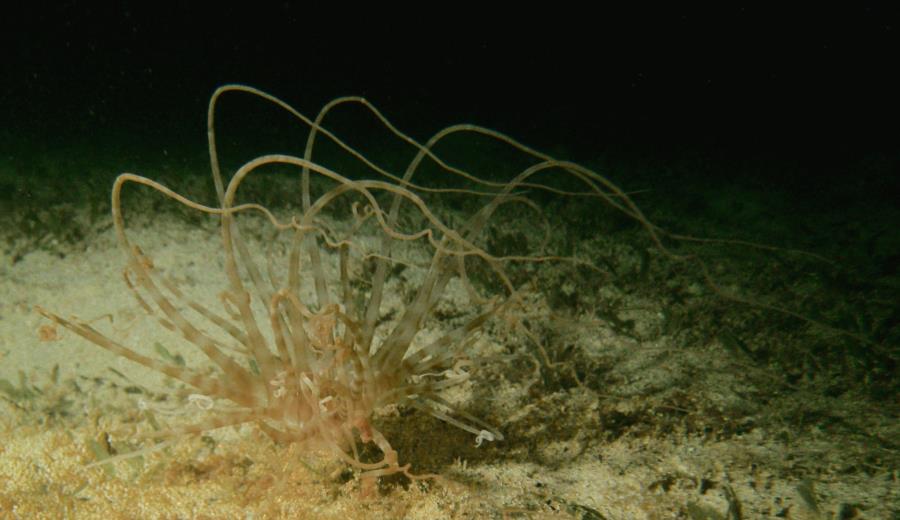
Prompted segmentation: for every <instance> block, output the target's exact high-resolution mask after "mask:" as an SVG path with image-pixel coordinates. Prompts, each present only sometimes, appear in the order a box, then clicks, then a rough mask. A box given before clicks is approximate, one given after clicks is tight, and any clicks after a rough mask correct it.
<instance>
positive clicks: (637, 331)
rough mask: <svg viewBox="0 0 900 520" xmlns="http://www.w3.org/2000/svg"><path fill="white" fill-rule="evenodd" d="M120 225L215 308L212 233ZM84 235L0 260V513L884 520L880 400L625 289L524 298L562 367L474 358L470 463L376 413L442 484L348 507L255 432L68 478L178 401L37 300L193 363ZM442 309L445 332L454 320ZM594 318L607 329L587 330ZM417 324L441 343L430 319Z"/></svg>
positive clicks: (468, 405) (891, 512) (335, 477)
mask: <svg viewBox="0 0 900 520" xmlns="http://www.w3.org/2000/svg"><path fill="white" fill-rule="evenodd" d="M135 226H136V228H137V231H136V232H137V233H138V234H139V235H140V238H141V240H140V243H141V244H142V247H144V248H145V251H147V252H148V253H149V254H150V255H151V256H152V258H153V260H154V263H157V264H158V265H160V266H166V268H167V269H170V270H171V271H169V272H171V273H174V275H175V277H176V279H178V280H179V282H180V283H181V284H182V286H183V287H184V288H185V290H188V291H190V293H191V294H192V295H194V297H195V298H197V299H198V300H203V301H215V297H216V295H217V294H218V292H219V291H220V290H221V287H222V286H221V279H220V278H219V277H220V275H221V273H218V272H217V270H216V269H215V265H212V267H210V265H211V264H214V263H213V262H211V260H210V259H214V258H217V257H218V254H219V251H220V249H221V247H220V243H219V236H218V235H217V233H216V232H215V228H214V227H207V228H201V227H196V226H191V225H188V224H186V223H185V222H183V221H182V220H180V219H178V218H177V217H174V216H170V215H163V216H160V217H158V218H156V219H154V220H153V222H152V226H148V227H144V226H147V221H146V220H145V221H144V222H138V223H137V224H135ZM93 227H94V231H92V232H89V233H87V234H86V238H85V241H84V242H83V243H79V244H69V245H65V244H58V245H55V246H54V247H52V248H34V249H33V250H28V248H26V249H25V250H24V251H23V249H21V248H19V249H16V248H15V247H13V248H7V249H6V250H5V252H4V253H3V256H0V379H2V380H3V385H4V388H3V394H2V395H0V397H2V399H0V414H2V424H0V517H2V518H22V519H33V518H54V519H56V518H105V519H113V518H248V519H249V518H254V519H257V518H341V519H349V518H410V519H413V518H418V519H440V518H535V519H536V518H584V519H594V520H596V519H609V520H613V519H644V518H646V519H666V518H692V519H698V520H699V519H718V518H721V519H729V520H732V519H737V518H744V519H755V518H791V519H831V518H842V519H843V518H846V519H849V518H872V519H889V518H898V516H897V515H898V514H900V513H898V511H900V484H898V468H897V466H896V463H897V461H898V452H897V443H898V440H900V427H898V424H897V422H896V409H895V406H896V400H895V399H891V398H888V399H886V400H883V401H881V402H877V401H874V400H872V399H870V398H868V397H866V396H864V395H861V394H859V393H857V392H854V391H853V390H852V389H851V391H848V392H844V393H842V394H841V395H838V396H829V395H827V394H824V393H818V392H817V391H816V388H818V387H815V386H814V385H812V384H810V386H809V387H805V386H804V382H803V381H802V380H800V381H796V380H794V381H792V382H790V383H785V382H784V378H783V377H782V376H783V374H782V373H781V372H780V371H779V370H777V369H774V368H771V367H768V366H765V365H758V364H754V363H753V362H752V360H750V359H747V358H744V357H741V355H740V354H739V353H738V354H736V353H735V352H734V351H733V350H731V349H729V348H728V347H729V345H732V346H733V344H734V342H733V341H732V342H730V343H728V342H726V341H723V338H727V337H731V336H728V335H727V334H726V333H722V332H721V331H712V332H710V331H709V330H706V329H705V330H700V331H696V330H694V329H692V327H695V326H698V327H699V326H701V325H695V324H693V323H691V322H690V321H684V322H677V321H676V322H675V324H674V325H673V324H672V322H671V320H667V319H666V316H665V314H666V309H665V306H664V303H663V302H661V301H654V300H653V299H652V298H650V297H648V296H646V293H641V292H640V291H634V292H629V291H618V292H617V289H616V287H615V284H611V285H610V286H604V287H601V289H599V290H600V291H601V292H602V294H598V295H597V296H596V298H597V299H598V300H599V299H600V298H601V297H602V298H604V299H606V300H608V301H615V302H617V303H616V305H617V306H616V307H615V308H613V310H612V311H609V309H607V312H606V314H604V313H601V312H594V313H590V312H587V311H585V310H584V309H583V308H582V309H574V310H572V309H570V310H561V311H558V312H555V313H553V314H551V307H552V305H553V304H552V302H553V301H554V300H552V298H548V297H545V296H542V294H541V293H540V291H536V293H535V295H534V296H533V297H531V298H530V299H529V306H530V308H529V309H528V311H529V314H530V316H532V318H531V323H532V325H533V326H534V328H535V330H538V331H540V336H541V338H542V339H545V340H546V341H547V349H548V351H550V352H549V354H550V357H552V358H553V359H554V362H557V363H559V365H558V366H557V367H556V368H553V369H549V368H547V367H546V366H545V367H543V369H542V372H540V373H538V372H535V371H534V370H535V368H534V367H535V364H534V363H533V362H532V361H531V360H533V359H537V357H538V356H537V354H536V352H535V351H534V349H533V347H532V350H531V351H529V352H530V357H529V356H525V355H523V356H522V357H521V359H518V360H517V359H512V360H510V358H508V357H507V358H502V360H500V361H496V362H494V363H487V364H486V365H485V366H484V367H482V369H481V370H479V372H478V374H477V375H476V377H475V378H474V379H473V382H472V383H471V384H470V385H467V386H466V387H465V388H464V389H462V390H461V391H459V392H457V394H456V395H455V396H452V399H455V400H456V401H457V402H460V403H462V407H463V408H464V409H467V410H471V411H472V412H473V413H474V414H476V415H479V416H481V417H484V418H485V419H486V420H488V421H489V422H492V423H493V424H496V425H497V426H498V428H499V429H500V430H501V431H502V432H504V434H505V435H506V440H504V441H502V442H495V443H492V444H489V445H486V446H482V447H480V448H476V447H475V445H474V438H473V436H472V435H470V434H467V433H465V432H461V431H458V430H456V429H454V428H452V427H449V426H446V425H444V424H443V423H441V422H439V421H437V420H435V419H433V418H430V417H427V416H424V415H423V414H421V413H418V412H409V411H405V410H401V411H396V410H392V411H388V412H386V413H385V414H383V416H381V417H378V418H376V424H378V425H380V427H381V429H382V431H384V432H385V434H386V435H387V436H388V438H389V439H390V440H391V442H392V444H393V445H394V447H395V448H396V449H397V450H398V451H399V453H400V460H401V462H410V463H412V465H413V470H414V471H416V470H417V469H418V470H420V471H422V472H430V471H434V472H437V473H439V474H441V475H442V476H443V480H442V481H427V482H425V483H423V484H419V483H413V484H410V483H408V482H404V481H402V480H400V479H392V480H389V481H386V482H382V483H381V486H380V489H379V492H378V493H377V494H376V495H375V496H367V497H364V496H362V495H361V492H360V489H359V482H358V480H357V479H356V478H355V477H354V475H352V474H351V473H350V472H347V471H342V466H341V464H340V463H339V462H336V461H335V460H333V459H330V458H328V457H325V458H322V457H320V456H317V454H315V453H305V452H303V451H302V450H301V449H299V448H298V447H296V446H282V445H276V444H275V443H273V442H272V441H270V440H269V439H268V438H266V437H265V436H264V435H262V434H261V433H260V432H258V431H257V430H255V429H254V428H253V427H243V428H240V429H237V428H226V429H224V430H222V431H217V432H214V433H211V434H209V435H208V436H206V437H203V438H201V437H184V438H179V439H176V441H175V442H174V443H173V444H172V445H171V446H170V447H168V448H166V449H164V450H158V451H155V452H150V453H147V454H146V455H144V456H143V457H138V458H132V459H127V460H123V461H121V462H117V463H115V464H109V465H102V466H93V467H85V466H86V465H87V464H89V463H91V462H93V461H95V460H96V459H97V456H98V450H99V452H100V454H101V455H102V454H103V452H104V451H106V452H115V453H127V452H129V451H132V450H133V449H134V448H135V447H136V444H135V443H134V442H133V441H130V440H129V438H128V435H127V432H128V431H146V430H147V429H149V428H150V425H149V424H148V421H147V419H146V417H145V416H144V415H142V412H141V407H140V404H141V403H142V402H146V401H145V400H147V399H150V396H156V397H158V396H159V395H163V394H167V393H172V394H173V395H174V393H175V391H176V390H177V387H178V386H179V385H173V384H172V383H171V382H167V381H166V380H165V378H164V377H162V376H160V375H158V374H156V373H154V372H152V371H150V370H147V369H144V368H142V367H140V366H136V365H135V364H133V363H131V362H128V361H127V360H123V359H118V358H117V357H116V356H114V355H112V354H110V353H108V352H106V351H104V350H102V349H100V348H98V347H96V346H94V345H92V344H90V343H89V342H87V341H85V340H83V339H81V338H79V337H77V336H76V335H75V334H73V333H72V332H70V331H68V330H65V329H62V328H55V329H54V328H53V327H50V328H48V325H50V323H49V322H48V321H47V320H45V319H43V318H42V317H40V316H39V315H38V314H37V313H36V312H35V311H34V310H33V308H34V306H35V305H41V306H44V307H46V308H47V309H50V310H52V311H54V312H57V313H59V314H60V315H62V316H72V315H75V316H78V317H80V318H81V319H83V320H86V321H90V322H92V323H93V324H94V325H95V326H96V327H97V328H99V329H101V330H104V331H106V332H107V333H109V334H111V336H113V337H115V338H116V339H118V340H120V341H122V342H123V343H125V344H127V345H129V346H132V347H134V348H136V349H138V350H140V351H141V352H145V353H147V354H148V355H151V356H157V357H158V356H159V355H160V354H159V352H158V351H155V350H154V344H155V343H157V342H159V343H161V344H165V345H167V348H168V349H169V350H170V351H171V353H172V354H176V353H177V354H178V355H181V356H183V357H184V358H185V360H186V363H187V364H188V365H189V366H197V364H200V363H202V361H203V360H202V359H201V356H200V355H198V353H197V352H196V351H192V350H191V349H190V348H189V347H188V346H185V345H179V344H178V343H177V342H176V341H175V340H173V339H172V338H171V337H170V336H169V335H167V334H166V333H164V331H162V329H161V328H160V327H159V326H158V325H157V323H156V322H155V321H154V320H153V319H152V318H149V317H147V316H146V315H145V313H144V312H143V311H142V310H141V309H140V307H139V306H138V304H137V302H136V301H135V300H134V298H133V297H132V295H131V294H130V292H129V291H128V290H127V289H126V287H125V284H124V282H123V279H122V267H123V263H124V258H123V255H122V253H121V251H120V250H119V249H118V246H117V244H116V242H115V238H114V234H113V231H112V229H111V227H110V223H109V220H108V219H106V220H105V221H102V219H101V222H98V223H95V225H94V226H93ZM148 229H149V231H148ZM585 247H594V248H607V250H614V249H615V247H616V244H615V243H604V242H603V241H602V240H600V241H595V242H594V243H592V244H589V245H588V246H585ZM720 267H721V266H720ZM539 268H540V269H548V270H550V269H553V267H552V266H543V265H542V266H540V267H539ZM725 268H727V264H725ZM552 279H553V277H552V276H548V277H545V278H544V280H545V281H546V280H552ZM568 283H569V285H568V286H567V285H566V281H565V280H561V281H560V282H559V287H558V288H557V289H558V290H557V291H556V293H557V294H559V293H560V292H561V293H562V294H567V293H571V292H577V291H581V290H588V289H589V287H585V286H584V285H580V284H583V281H579V280H572V281H569V282H568ZM451 290H452V289H451ZM686 294H687V296H685V297H686V298H690V297H691V295H692V294H693V296H694V297H695V298H697V299H698V301H699V300H703V301H705V303H704V305H710V306H713V307H714V306H716V305H720V303H716V299H715V297H714V296H712V295H710V294H704V291H703V288H702V286H699V287H698V286H689V287H688V288H687V289H686ZM394 300H397V298H396V297H394ZM450 301H451V303H449V304H447V305H450V307H451V308H449V309H447V308H445V309H444V310H443V312H442V315H444V316H453V315H454V312H456V311H458V312H464V310H462V309H452V305H453V303H452V302H453V301H454V300H453V298H451V299H450ZM388 305H396V306H399V305H402V304H401V303H399V300H397V301H392V302H389V303H388ZM721 305H725V304H721ZM610 312H612V314H611V315H612V316H615V319H613V320H610V319H604V318H603V316H604V315H605V316H610V314H609V313H610ZM742 312H743V311H735V312H731V313H725V314H724V315H723V316H724V317H723V318H722V319H723V320H732V323H731V325H734V326H735V327H736V328H737V329H738V330H741V331H743V332H741V333H740V334H743V335H742V336H740V338H741V339H740V343H741V344H742V345H745V346H746V345H749V346H750V348H751V350H752V347H753V342H755V341H758V342H765V341H773V342H778V341H790V340H791V338H792V335H791V334H790V333H789V332H784V331H783V330H781V329H779V331H780V332H778V333H779V334H781V335H780V336H776V332H773V331H767V330H765V329H761V330H759V331H757V332H758V334H752V333H748V332H747V331H746V329H741V328H740V325H741V324H740V323H737V321H739V320H740V319H741V316H742ZM748 314H752V313H749V312H748ZM551 316H554V317H555V318H554V319H550V317H551ZM617 320H618V321H617ZM736 320H737V321H736ZM611 321H612V324H611ZM625 323H630V325H628V326H624V325H623V324H625ZM757 323H758V321H757ZM616 324H618V325H619V326H614V325H616ZM724 325H727V324H723V326H724ZM795 325H796V326H797V327H801V326H802V324H795ZM432 326H434V327H436V328H437V329H440V327H441V321H440V319H438V320H437V321H436V322H434V324H432ZM753 326H754V327H756V326H757V325H753ZM42 327H43V329H42ZM503 330H504V329H503V327H502V326H501V325H497V326H494V327H489V330H488V331H487V332H485V333H484V334H483V335H482V337H481V338H480V339H479V340H478V342H476V344H475V345H473V346H472V349H473V354H474V355H478V354H479V353H488V354H490V353H496V352H498V351H501V352H510V351H512V352H513V353H515V348H521V349H527V348H528V347H526V346H524V345H527V344H528V341H527V340H526V339H524V338H522V337H521V335H519V336H516V335H514V334H512V333H504V332H503ZM773 330H774V329H773ZM509 345H511V346H509ZM516 345H520V346H519V347H517V346H516ZM504 346H508V349H507V350H504ZM509 349H512V350H509ZM801 362H802V361H801V360H798V363H801ZM573 369H574V373H573ZM570 373H572V374H573V375H569V374H570ZM164 404H165V406H163V404H159V408H160V410H162V409H163V408H165V409H168V410H169V411H171V413H172V414H173V416H172V417H168V416H165V414H164V413H163V412H162V411H161V412H160V413H158V414H157V416H158V417H159V418H160V420H165V421H166V422H167V423H168V424H178V421H180V420H186V419H185V417H183V416H184V415H188V419H187V420H189V418H190V416H193V415H194V414H195V413H197V410H195V409H193V408H191V407H190V405H189V404H187V403H184V402H177V401H176V400H175V398H172V399H170V400H169V401H166V402H165V403H164ZM166 407H167V408H166ZM123 432H124V433H123ZM891 439H893V440H891Z"/></svg>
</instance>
